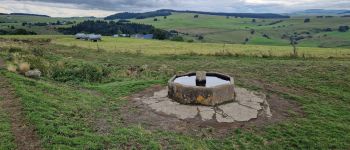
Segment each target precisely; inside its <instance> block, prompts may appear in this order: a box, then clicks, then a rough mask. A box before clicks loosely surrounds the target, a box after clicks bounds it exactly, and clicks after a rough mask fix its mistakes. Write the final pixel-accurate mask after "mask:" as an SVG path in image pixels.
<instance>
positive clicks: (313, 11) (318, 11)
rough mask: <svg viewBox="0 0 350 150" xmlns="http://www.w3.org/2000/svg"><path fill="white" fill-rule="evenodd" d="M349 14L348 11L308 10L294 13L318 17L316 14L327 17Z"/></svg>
mask: <svg viewBox="0 0 350 150" xmlns="http://www.w3.org/2000/svg"><path fill="white" fill-rule="evenodd" d="M347 12H350V11H349V10H327V9H308V10H304V11H299V12H295V13H296V14H309V15H318V14H326V15H327V14H328V15H337V14H343V13H347Z"/></svg>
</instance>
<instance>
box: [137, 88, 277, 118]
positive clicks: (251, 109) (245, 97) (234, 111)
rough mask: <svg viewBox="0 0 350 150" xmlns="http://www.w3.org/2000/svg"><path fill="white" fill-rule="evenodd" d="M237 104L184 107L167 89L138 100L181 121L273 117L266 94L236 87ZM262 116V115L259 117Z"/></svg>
mask: <svg viewBox="0 0 350 150" xmlns="http://www.w3.org/2000/svg"><path fill="white" fill-rule="evenodd" d="M235 90H236V96H237V97H236V102H231V103H226V104H222V105H219V106H199V105H184V104H180V103H178V102H176V101H173V100H171V99H169V98H168V97H167V94H168V90H167V89H166V88H164V89H162V90H160V91H157V92H154V94H153V96H148V97H147V96H145V97H142V98H138V99H137V100H139V101H142V103H144V104H145V105H147V106H148V107H149V108H151V109H152V110H153V111H155V112H157V113H162V114H166V115H169V116H175V117H177V118H179V119H192V118H196V117H199V118H200V119H201V120H202V121H207V120H215V121H216V122H218V123H232V122H243V121H249V120H252V119H256V118H257V117H258V116H261V114H262V115H263V116H266V117H272V114H271V112H270V107H269V105H268V103H267V101H266V96H265V95H264V94H258V93H254V92H251V91H248V90H247V89H244V88H239V87H236V88H235ZM259 114H260V115H259Z"/></svg>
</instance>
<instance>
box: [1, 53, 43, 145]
mask: <svg viewBox="0 0 350 150" xmlns="http://www.w3.org/2000/svg"><path fill="white" fill-rule="evenodd" d="M4 66H5V65H4V62H3V61H2V60H1V59H0V68H3V67H4ZM0 85H1V86H0V95H1V97H2V99H3V100H2V101H0V107H1V108H2V109H3V110H4V111H5V112H6V113H7V115H8V117H9V119H10V121H11V131H12V133H13V135H14V138H15V144H16V145H17V149H19V150H38V149H41V146H40V140H39V137H38V135H37V134H36V132H35V129H34V127H33V126H32V125H30V123H29V122H28V121H27V119H26V117H25V114H24V113H23V112H22V109H23V107H22V104H21V102H20V100H19V99H18V98H17V97H16V95H15V94H14V91H13V90H12V89H11V85H10V84H9V83H8V82H7V79H6V78H5V77H3V76H1V75H0Z"/></svg>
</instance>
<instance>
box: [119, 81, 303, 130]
mask: <svg viewBox="0 0 350 150" xmlns="http://www.w3.org/2000/svg"><path fill="white" fill-rule="evenodd" d="M163 88H164V87H162V86H159V85H157V86H153V87H151V88H148V89H146V90H144V91H142V92H140V93H136V94H134V95H132V96H131V97H130V98H129V102H128V104H127V105H125V106H124V108H122V110H121V115H122V118H123V121H124V123H125V124H126V125H135V124H136V125H139V124H141V125H142V126H143V127H145V128H146V129H149V130H168V131H175V132H178V133H186V134H191V135H196V136H205V137H208V136H214V137H222V136H225V135H227V133H230V132H229V131H230V130H235V129H237V128H253V127H263V126H266V125H269V124H273V123H278V122H281V121H284V120H287V119H289V118H292V117H294V116H295V114H302V111H301V109H300V107H299V106H298V105H297V103H295V102H291V101H287V100H284V99H282V98H281V97H279V96H278V95H277V94H273V93H267V97H266V100H267V102H268V103H269V105H270V108H271V113H272V116H273V117H267V116H266V115H261V114H259V115H260V116H259V117H258V118H256V119H252V120H250V121H244V122H233V123H219V122H217V121H216V120H214V119H211V120H207V121H203V120H202V119H201V118H200V116H197V117H195V118H193V119H179V118H178V117H176V116H172V115H167V114H164V113H161V112H156V111H154V110H152V109H151V108H150V107H148V105H146V104H144V103H143V102H142V101H141V100H140V99H141V98H143V97H145V96H152V95H153V94H154V92H156V91H160V90H162V89H163Z"/></svg>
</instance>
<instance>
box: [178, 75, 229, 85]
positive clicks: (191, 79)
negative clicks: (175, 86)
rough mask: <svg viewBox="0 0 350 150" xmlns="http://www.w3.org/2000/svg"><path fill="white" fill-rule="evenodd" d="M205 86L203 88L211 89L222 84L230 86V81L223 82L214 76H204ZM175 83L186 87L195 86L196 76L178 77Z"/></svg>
mask: <svg viewBox="0 0 350 150" xmlns="http://www.w3.org/2000/svg"><path fill="white" fill-rule="evenodd" d="M206 80H207V82H206V84H205V87H213V86H218V85H223V84H230V81H228V80H224V79H221V78H218V77H215V76H206ZM174 82H175V83H179V84H182V85H188V86H197V85H196V76H182V77H178V78H176V79H175V80H174Z"/></svg>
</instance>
